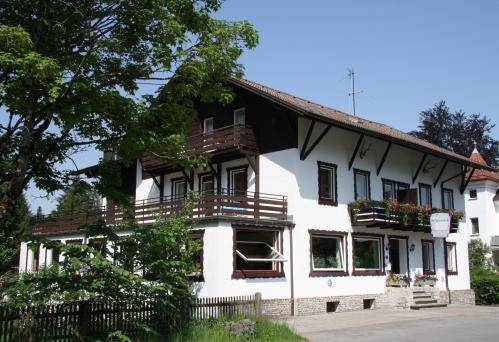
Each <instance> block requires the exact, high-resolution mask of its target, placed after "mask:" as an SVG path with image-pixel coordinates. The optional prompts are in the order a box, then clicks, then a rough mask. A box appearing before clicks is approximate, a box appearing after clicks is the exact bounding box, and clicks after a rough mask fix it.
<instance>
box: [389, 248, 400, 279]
mask: <svg viewBox="0 0 499 342" xmlns="http://www.w3.org/2000/svg"><path fill="white" fill-rule="evenodd" d="M390 264H391V265H392V274H400V240H397V239H390Z"/></svg>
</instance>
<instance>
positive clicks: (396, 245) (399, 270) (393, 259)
mask: <svg viewBox="0 0 499 342" xmlns="http://www.w3.org/2000/svg"><path fill="white" fill-rule="evenodd" d="M388 241H389V246H390V248H389V257H390V264H391V266H392V271H391V272H392V274H408V270H409V265H408V260H409V258H408V254H407V252H408V251H407V239H406V238H389V240H388Z"/></svg>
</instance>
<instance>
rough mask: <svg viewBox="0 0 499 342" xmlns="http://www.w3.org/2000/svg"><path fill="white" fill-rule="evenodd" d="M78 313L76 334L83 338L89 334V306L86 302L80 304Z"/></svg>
mask: <svg viewBox="0 0 499 342" xmlns="http://www.w3.org/2000/svg"><path fill="white" fill-rule="evenodd" d="M79 307H80V310H79V312H78V333H79V334H80V337H82V338H85V337H88V335H89V334H90V305H89V303H88V302H80V305H79Z"/></svg>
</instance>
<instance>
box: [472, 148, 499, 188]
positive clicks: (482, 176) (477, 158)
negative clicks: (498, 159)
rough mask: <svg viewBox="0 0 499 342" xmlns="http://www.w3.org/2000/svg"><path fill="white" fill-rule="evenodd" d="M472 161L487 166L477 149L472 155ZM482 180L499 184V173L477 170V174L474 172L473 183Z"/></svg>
mask: <svg viewBox="0 0 499 342" xmlns="http://www.w3.org/2000/svg"><path fill="white" fill-rule="evenodd" d="M470 159H471V160H473V161H474V162H476V163H479V164H487V163H486V162H485V159H483V157H482V155H481V154H480V152H478V150H477V149H476V147H475V149H474V150H473V152H472V153H471V156H470ZM481 180H491V181H494V182H496V183H499V172H492V171H489V170H475V172H473V175H472V176H471V181H481Z"/></svg>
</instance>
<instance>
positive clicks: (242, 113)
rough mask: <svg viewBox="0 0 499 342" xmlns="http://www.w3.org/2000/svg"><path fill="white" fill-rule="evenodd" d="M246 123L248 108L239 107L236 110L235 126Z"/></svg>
mask: <svg viewBox="0 0 499 342" xmlns="http://www.w3.org/2000/svg"><path fill="white" fill-rule="evenodd" d="M244 125H246V108H239V109H236V110H235V111H234V126H244Z"/></svg>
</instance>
